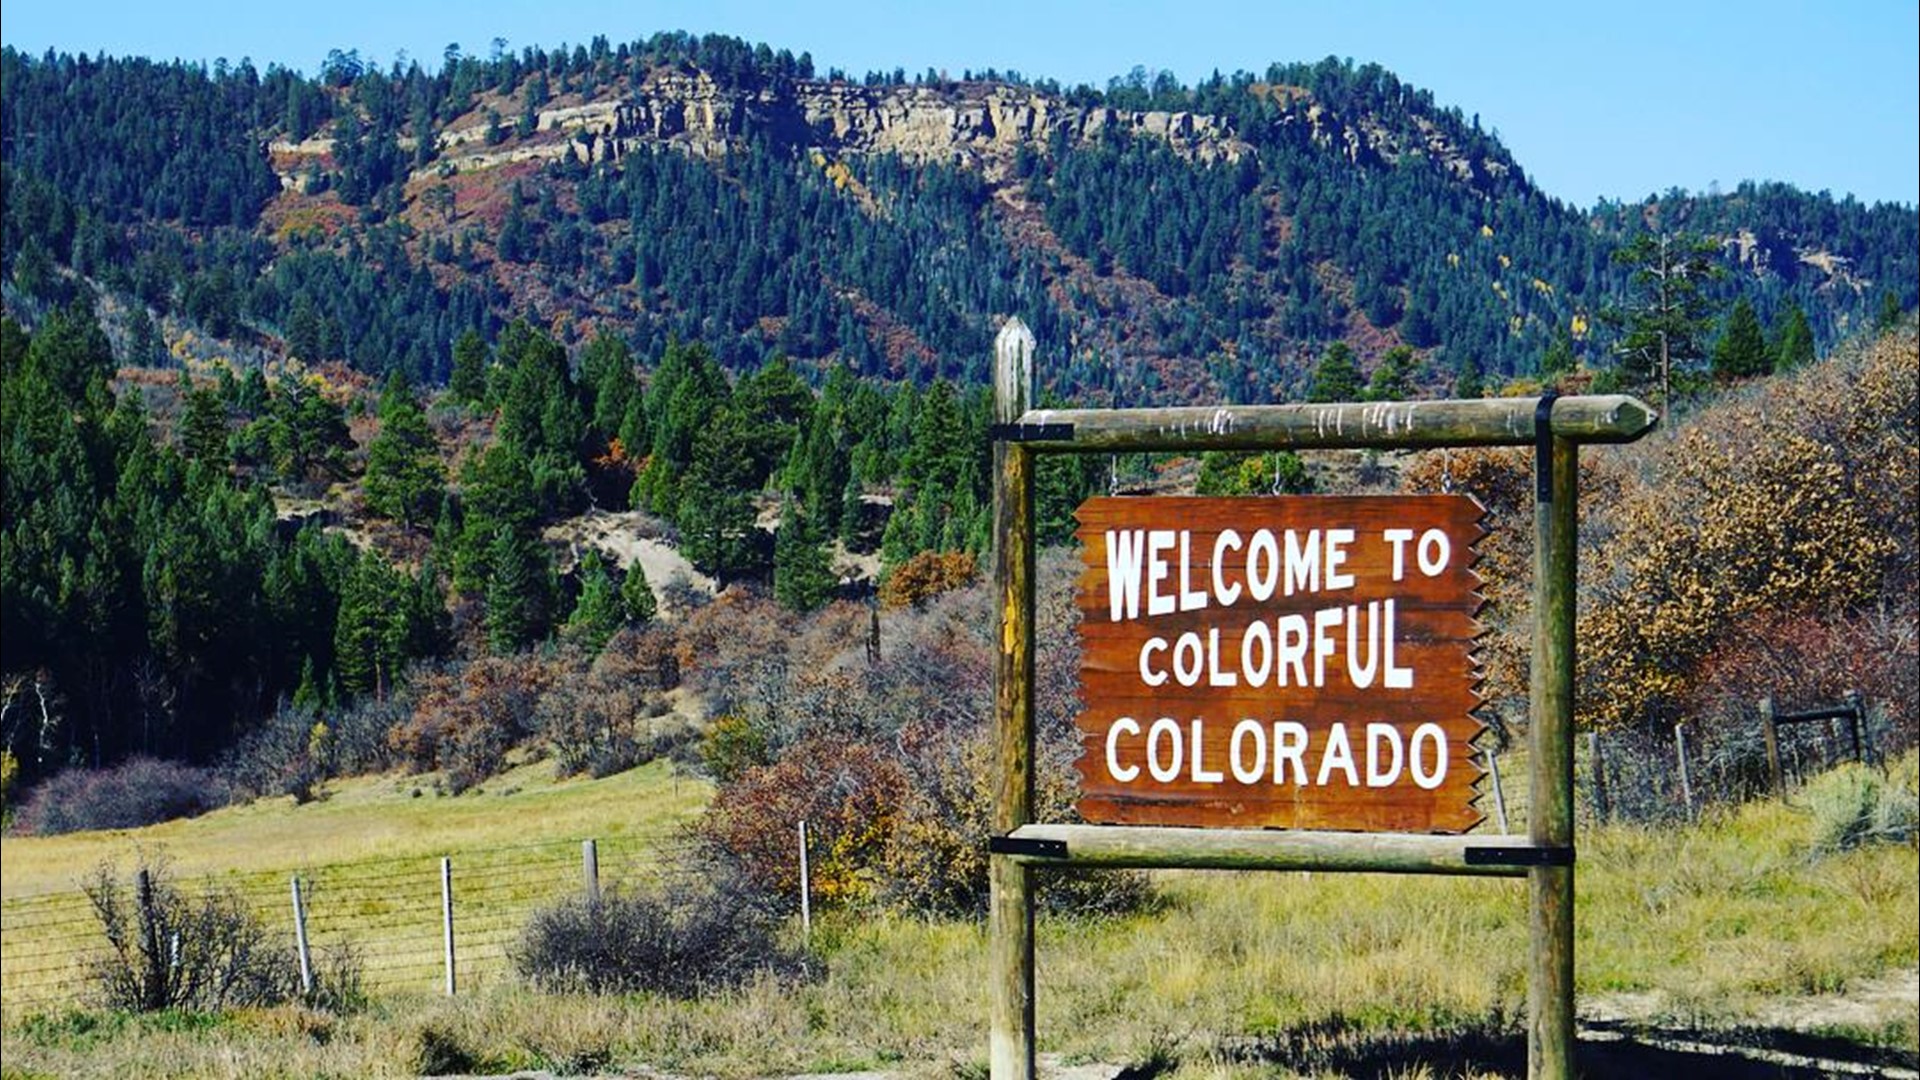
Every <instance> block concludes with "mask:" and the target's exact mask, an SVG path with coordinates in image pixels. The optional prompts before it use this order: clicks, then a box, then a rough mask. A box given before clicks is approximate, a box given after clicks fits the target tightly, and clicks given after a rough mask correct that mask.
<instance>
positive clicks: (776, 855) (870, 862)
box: [700, 736, 907, 902]
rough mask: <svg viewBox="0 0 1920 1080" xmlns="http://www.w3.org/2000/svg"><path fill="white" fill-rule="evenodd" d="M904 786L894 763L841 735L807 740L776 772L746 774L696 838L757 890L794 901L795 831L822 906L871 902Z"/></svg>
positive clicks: (726, 789) (716, 804)
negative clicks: (803, 829) (802, 830)
mask: <svg viewBox="0 0 1920 1080" xmlns="http://www.w3.org/2000/svg"><path fill="white" fill-rule="evenodd" d="M906 782H907V777H906V773H905V772H904V771H903V770H902V769H901V768H900V765H899V762H898V761H896V760H895V759H894V757H893V755H892V754H890V753H887V752H885V751H883V750H881V749H879V748H876V747H875V746H872V745H870V744H867V743H863V742H857V741H853V740H848V739H843V738H840V737H837V736H824V737H820V738H807V739H802V740H801V741H799V742H797V743H795V744H794V745H792V746H790V747H788V748H787V750H786V752H785V753H784V754H783V755H782V756H781V758H780V760H779V761H776V762H774V763H773V764H772V765H762V766H755V767H751V768H748V769H747V770H746V771H745V772H743V773H742V774H741V775H740V777H739V778H738V779H736V780H735V781H733V782H732V783H729V784H726V785H724V786H723V787H722V788H721V790H720V791H719V792H717V793H716V794H715V796H714V800H713V804H712V805H711V806H709V807H708V808H707V813H706V817H705V818H704V819H703V820H702V821H701V825H700V831H701V834H702V835H703V836H704V837H705V839H706V840H707V842H708V843H709V844H711V845H712V846H713V847H714V848H716V849H717V852H718V853H719V854H721V855H723V856H724V857H725V858H726V859H728V860H729V861H730V862H732V863H733V864H734V865H736V866H737V867H738V868H739V869H740V871H741V873H742V875H743V876H744V877H745V879H746V880H747V881H748V882H749V883H750V884H751V885H752V886H754V887H755V888H756V889H758V890H760V891H762V892H764V893H767V894H769V895H772V896H778V897H782V898H785V899H787V900H789V901H795V902H797V898H798V897H799V893H800V886H799V882H800V855H799V842H800V840H799V823H800V822H803V821H804V822H806V823H807V830H808V838H809V843H808V851H809V866H808V869H809V881H810V883H811V886H812V890H813V895H814V896H815V897H817V898H819V899H820V900H822V901H827V902H835V901H840V902H845V901H858V900H864V899H867V898H868V897H870V896H872V895H873V892H874V873H873V867H874V866H875V865H876V864H877V863H878V862H879V857H880V852H881V851H882V849H883V848H884V847H885V846H886V842H887V837H888V835H889V834H890V833H891V831H892V828H893V823H894V819H895V817H896V815H897V813H898V808H899V806H900V803H901V801H902V799H903V798H904V796H905V789H906Z"/></svg>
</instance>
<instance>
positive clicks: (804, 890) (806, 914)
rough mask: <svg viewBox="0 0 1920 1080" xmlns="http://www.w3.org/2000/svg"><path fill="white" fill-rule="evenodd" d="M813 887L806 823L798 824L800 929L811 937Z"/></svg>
mask: <svg viewBox="0 0 1920 1080" xmlns="http://www.w3.org/2000/svg"><path fill="white" fill-rule="evenodd" d="M812 893H813V885H812V880H811V878H810V877H809V874H808V867H807V823H806V822H805V821H802V822H801V823H800V929H801V930H802V931H804V932H805V933H806V935H807V936H808V937H812V936H813V896H812Z"/></svg>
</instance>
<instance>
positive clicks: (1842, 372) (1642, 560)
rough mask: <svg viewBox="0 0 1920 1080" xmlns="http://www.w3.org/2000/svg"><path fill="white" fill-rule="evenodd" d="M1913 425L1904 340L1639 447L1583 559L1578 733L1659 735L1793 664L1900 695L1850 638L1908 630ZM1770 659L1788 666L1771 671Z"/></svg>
mask: <svg viewBox="0 0 1920 1080" xmlns="http://www.w3.org/2000/svg"><path fill="white" fill-rule="evenodd" d="M1917 421H1920V348H1916V339H1915V334H1914V330H1913V327H1912V324H1911V323H1909V324H1908V326H1907V327H1906V328H1905V329H1904V330H1902V331H1896V332H1894V333H1891V334H1887V335H1885V336H1883V337H1880V338H1879V339H1877V340H1873V341H1861V342H1856V343H1853V344H1850V345H1848V346H1846V347H1844V348H1842V349H1841V350H1839V351H1838V352H1837V353H1836V354H1835V355H1834V356H1833V357H1831V358H1829V359H1828V360H1827V361H1825V362H1823V363H1820V364H1818V365H1815V366H1813V367H1811V368H1808V369H1805V370H1803V371H1801V372H1798V373H1796V374H1794V375H1792V376H1789V377H1785V378H1781V379H1776V380H1773V381H1771V382H1768V383H1766V384H1765V385H1763V386H1760V387H1756V388H1754V389H1753V390H1750V391H1747V392H1743V393H1741V394H1739V395H1737V396H1734V397H1730V398H1728V399H1725V400H1723V401H1722V402H1720V403H1718V404H1716V405H1714V406H1713V407H1711V408H1709V409H1707V410H1705V411H1703V412H1702V413H1700V414H1699V415H1698V416H1697V417H1695V418H1694V419H1693V420H1692V421H1691V422H1690V423H1688V424H1687V425H1686V426H1685V427H1683V428H1682V429H1680V430H1679V431H1678V432H1677V433H1676V434H1674V435H1673V436H1672V437H1671V438H1662V437H1660V436H1657V435H1656V436H1655V437H1654V438H1653V439H1651V440H1649V442H1648V443H1646V444H1643V446H1642V447H1641V448H1640V451H1641V453H1642V454H1643V455H1644V468H1643V470H1642V473H1641V478H1640V479H1639V480H1638V481H1636V482H1633V483H1630V484H1629V485H1628V486H1627V488H1626V489H1625V490H1624V492H1623V494H1622V497H1621V498H1620V501H1619V503H1618V505H1617V506H1616V507H1614V508H1613V509H1612V510H1611V511H1610V512H1609V514H1608V519H1609V520H1608V524H1609V528H1608V529H1607V530H1605V534H1604V535H1602V536H1599V537H1596V538H1594V539H1595V540H1596V541H1597V551H1595V552H1592V553H1589V554H1585V555H1583V558H1582V565H1583V571H1582V582H1581V584H1582V586H1583V597H1582V599H1583V600H1584V601H1585V610H1584V612H1583V617H1582V618H1581V620H1580V627H1579V641H1580V658H1579V659H1580V663H1579V710H1580V716H1581V718H1582V720H1583V721H1585V722H1586V723H1589V724H1594V725H1598V726H1601V727H1614V726H1621V725H1630V724H1647V725H1650V726H1651V725H1665V724H1670V723H1672V722H1673V721H1675V720H1677V719H1680V718H1681V717H1682V716H1684V715H1687V714H1688V712H1689V711H1690V710H1692V709H1697V708H1700V707H1702V706H1707V705H1710V704H1711V703H1712V702H1713V700H1714V699H1715V697H1716V695H1718V696H1719V697H1720V698H1724V697H1725V696H1726V695H1727V694H1728V693H1729V692H1731V691H1732V689H1733V688H1742V689H1740V690H1739V692H1740V693H1742V694H1744V696H1746V697H1753V698H1757V697H1758V696H1760V695H1761V694H1765V693H1767V692H1769V690H1770V689H1771V688H1772V687H1771V685H1770V684H1771V683H1773V682H1780V683H1787V682H1790V681H1791V680H1792V679H1793V678H1794V677H1793V676H1792V675H1791V674H1790V673H1789V671H1788V670H1787V668H1789V667H1798V666H1801V665H1812V666H1826V667H1835V668H1847V667H1850V666H1851V667H1856V668H1861V669H1862V670H1861V672H1860V674H1859V675H1858V676H1857V678H1858V679H1859V681H1860V682H1861V684H1862V685H1860V687H1859V688H1860V689H1861V690H1862V691H1864V692H1867V693H1868V694H1869V696H1870V697H1875V696H1879V697H1882V698H1883V699H1884V698H1885V696H1886V695H1889V694H1891V693H1893V692H1895V691H1896V689H1897V680H1895V681H1893V682H1889V681H1887V680H1885V679H1873V678H1870V677H1869V669H1874V668H1875V666H1876V665H1874V664H1870V663H1867V662H1866V661H1867V658H1868V657H1869V656H1870V654H1871V653H1873V652H1874V651H1875V650H1877V649H1879V648H1881V647H1882V644H1883V643H1880V639H1879V637H1878V636H1876V635H1875V634H1871V633H1865V632H1862V629H1861V628H1862V627H1863V626H1867V625H1869V624H1868V623H1866V622H1863V621H1862V620H1864V619H1866V618H1867V617H1868V616H1869V614H1870V613H1874V612H1881V613H1885V614H1887V615H1889V616H1891V617H1892V618H1894V619H1895V620H1896V621H1904V622H1905V623H1906V624H1908V625H1911V624H1912V622H1913V619H1914V611H1915V606H1914V604H1915V601H1914V588H1915V567H1916V555H1917V554H1920V551H1917V550H1916V542H1915V540H1916V528H1915V519H1916V514H1917V513H1920V510H1917V509H1916V508H1917V507H1920V486H1917V485H1916V479H1917V478H1920V438H1917V437H1916V432H1917V430H1920V422H1917ZM1907 640H1908V644H1907V645H1905V646H1902V648H1904V649H1906V650H1907V653H1906V655H1907V657H1909V658H1910V657H1911V656H1912V653H1911V647H1912V646H1911V639H1910V638H1909V639H1907ZM1775 642H1778V643H1780V645H1781V646H1782V648H1781V649H1780V650H1779V655H1780V656H1781V657H1782V658H1790V662H1789V663H1770V662H1766V660H1765V658H1764V653H1765V650H1766V649H1767V648H1771V647H1772V643H1775ZM1790 642H1799V644H1795V645H1792V646H1791V647H1786V646H1787V645H1788V643H1790ZM1906 663H1907V664H1909V665H1910V664H1911V663H1912V661H1911V659H1908V660H1906ZM1894 666H1895V667H1899V665H1898V664H1895V665H1894ZM1876 684H1877V685H1876ZM1831 689H1832V688H1826V689H1823V690H1821V691H1820V692H1821V693H1830V692H1831ZM1909 716H1910V714H1909ZM1908 724H1909V726H1908V728H1907V732H1906V734H1905V736H1904V738H1905V740H1906V741H1907V742H1911V741H1912V729H1911V721H1910V720H1909V722H1908Z"/></svg>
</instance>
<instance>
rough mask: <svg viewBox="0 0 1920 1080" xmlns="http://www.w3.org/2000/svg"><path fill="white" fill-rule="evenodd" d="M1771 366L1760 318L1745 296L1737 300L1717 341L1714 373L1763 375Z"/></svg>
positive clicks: (1723, 376)
mask: <svg viewBox="0 0 1920 1080" xmlns="http://www.w3.org/2000/svg"><path fill="white" fill-rule="evenodd" d="M1772 366H1773V363H1772V357H1770V356H1769V355H1768V353H1767V339H1766V336H1765V335H1764V334H1763V333H1762V332H1761V330H1760V318H1759V316H1757V315H1755V314H1754V313H1753V305H1752V304H1750V303H1748V302H1747V298H1746V297H1744V296H1743V297H1741V298H1740V299H1738V300H1736V301H1734V305H1733V310H1732V311H1730V312H1728V313H1727V323H1726V329H1725V330H1723V331H1722V332H1721V334H1720V340H1719V341H1718V342H1716V343H1715V344H1714V347H1713V373H1714V375H1715V376H1716V377H1718V378H1721V379H1746V378H1752V377H1753V376H1755V375H1764V374H1766V372H1767V370H1768V369H1769V368H1771V367H1772Z"/></svg>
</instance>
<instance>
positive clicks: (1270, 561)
mask: <svg viewBox="0 0 1920 1080" xmlns="http://www.w3.org/2000/svg"><path fill="white" fill-rule="evenodd" d="M1263 555H1264V558H1263V557H1262V556H1263ZM1262 562H1264V563H1265V564H1266V565H1265V568H1264V570H1263V568H1262V566H1261V564H1262ZM1279 584H1280V542H1279V541H1278V540H1275V539H1274V537H1273V530H1272V529H1257V530H1255V531H1254V534H1253V543H1251V544H1249V545H1248V546H1247V592H1248V594H1250V595H1251V596H1252V597H1253V599H1254V601H1255V602H1256V603H1265V602H1267V601H1268V600H1271V599H1273V590H1274V588H1275V587H1277V586H1278V585H1279ZM1287 592H1288V593H1292V592H1293V590H1292V589H1288V590H1287Z"/></svg>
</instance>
